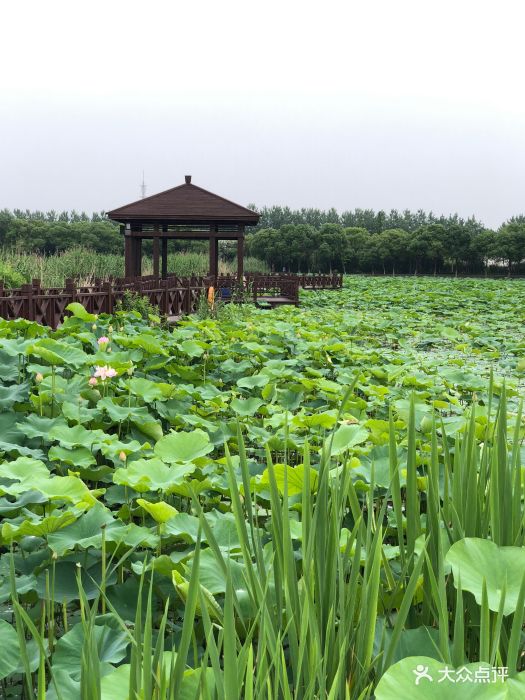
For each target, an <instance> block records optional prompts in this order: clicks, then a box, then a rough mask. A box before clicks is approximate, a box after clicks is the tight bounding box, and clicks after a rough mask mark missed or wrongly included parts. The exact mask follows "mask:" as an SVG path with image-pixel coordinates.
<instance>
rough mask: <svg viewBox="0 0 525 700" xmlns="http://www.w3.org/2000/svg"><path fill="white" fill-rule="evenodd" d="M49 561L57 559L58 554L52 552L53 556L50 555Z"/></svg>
mask: <svg viewBox="0 0 525 700" xmlns="http://www.w3.org/2000/svg"><path fill="white" fill-rule="evenodd" d="M51 559H53V560H55V561H56V560H57V559H58V554H57V553H56V552H53V554H52V555H51Z"/></svg>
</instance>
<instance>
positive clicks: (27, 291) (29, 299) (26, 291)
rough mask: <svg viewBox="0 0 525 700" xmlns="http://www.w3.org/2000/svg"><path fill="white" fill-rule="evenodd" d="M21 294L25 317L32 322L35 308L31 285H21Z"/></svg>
mask: <svg viewBox="0 0 525 700" xmlns="http://www.w3.org/2000/svg"><path fill="white" fill-rule="evenodd" d="M22 294H23V296H24V299H25V304H24V306H25V317H26V319H27V320H28V321H34V320H35V306H34V303H33V285H32V284H23V285H22Z"/></svg>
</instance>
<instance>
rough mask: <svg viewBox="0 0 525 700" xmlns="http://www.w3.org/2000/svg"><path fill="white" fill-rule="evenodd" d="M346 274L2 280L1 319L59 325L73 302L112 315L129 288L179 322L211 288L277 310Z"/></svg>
mask: <svg viewBox="0 0 525 700" xmlns="http://www.w3.org/2000/svg"><path fill="white" fill-rule="evenodd" d="M341 286H342V275H289V274H286V275H254V274H252V275H246V277H245V278H244V280H243V281H242V283H239V281H238V279H237V277H234V276H223V277H210V276H206V277H203V276H200V277H197V276H194V277H178V276H175V275H170V276H168V277H167V278H166V279H160V278H159V277H155V276H153V275H151V276H148V277H137V278H122V279H113V280H108V281H105V282H103V281H101V280H95V281H94V283H93V284H92V285H89V286H82V287H80V286H77V285H76V284H75V282H74V281H73V280H71V279H69V280H66V283H65V284H64V286H63V287H55V288H52V289H44V288H42V287H41V285H40V281H39V280H33V282H32V283H31V284H25V285H23V286H22V287H20V288H18V289H7V288H5V287H4V286H3V284H2V283H1V282H0V318H3V319H6V320H15V319H18V318H25V319H27V320H28V321H36V322H38V323H41V324H43V325H47V326H51V327H52V328H57V327H58V326H59V325H60V324H61V323H62V322H63V320H64V317H65V316H66V315H67V311H66V307H67V306H68V305H69V304H71V303H72V302H78V303H80V304H82V305H83V306H84V307H85V308H86V310H87V311H88V312H89V313H92V314H103V313H106V314H112V313H113V312H114V311H115V308H116V307H117V303H118V302H119V301H120V300H122V299H123V298H124V295H125V294H126V292H135V293H137V294H141V295H142V296H145V297H146V298H147V299H148V300H149V301H150V302H151V304H153V305H154V306H156V307H158V309H159V311H160V313H161V314H163V315H164V316H166V317H167V318H168V319H173V320H177V319H179V318H181V317H182V316H185V315H187V314H191V313H194V312H195V311H196V310H197V307H198V305H199V301H200V298H201V296H202V295H205V294H206V295H207V294H208V292H209V289H210V287H213V289H214V290H215V294H216V295H218V296H219V298H220V299H221V300H222V301H223V302H233V303H235V302H240V301H252V302H253V303H255V304H256V305H257V306H264V307H268V306H270V307H271V308H274V307H276V306H280V305H283V304H288V305H291V304H294V305H297V304H298V303H299V288H300V287H303V288H305V289H339V288H340V287H341Z"/></svg>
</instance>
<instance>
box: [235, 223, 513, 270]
mask: <svg viewBox="0 0 525 700" xmlns="http://www.w3.org/2000/svg"><path fill="white" fill-rule="evenodd" d="M247 250H248V251H249V252H250V253H251V254H252V255H254V256H255V257H257V258H259V259H261V260H264V261H266V262H267V263H268V264H269V265H271V266H272V267H273V268H274V269H276V270H278V271H281V270H282V269H285V270H290V271H292V272H296V271H301V272H308V271H320V272H328V271H332V270H336V271H339V272H375V273H382V274H392V273H434V274H436V273H442V272H448V273H450V272H452V273H456V272H468V273H473V272H474V273H483V272H487V271H488V270H489V269H492V270H493V271H494V270H496V271H497V270H498V269H499V270H500V271H505V270H506V271H508V272H511V271H512V272H518V271H519V272H523V269H522V266H520V264H521V263H522V261H523V260H525V223H523V222H521V221H515V222H509V223H507V224H505V225H504V226H502V227H501V228H500V229H499V230H498V231H497V232H495V231H490V230H482V229H480V227H479V225H478V224H477V223H476V222H473V221H468V222H462V221H454V220H452V221H446V222H443V223H429V224H424V225H422V226H420V227H419V228H416V229H415V230H405V229H403V228H388V229H383V230H381V231H370V230H367V229H366V228H363V227H356V226H350V227H345V226H343V225H342V224H340V223H324V224H322V225H321V226H320V227H319V228H315V227H313V226H312V225H310V224H285V225H283V226H281V228H279V229H277V228H263V229H260V230H258V231H257V232H255V233H253V234H251V235H249V236H248V237H247Z"/></svg>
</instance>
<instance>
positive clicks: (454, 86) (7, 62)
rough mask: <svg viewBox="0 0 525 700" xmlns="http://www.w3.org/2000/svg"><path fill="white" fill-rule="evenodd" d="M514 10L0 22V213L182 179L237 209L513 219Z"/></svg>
mask: <svg viewBox="0 0 525 700" xmlns="http://www.w3.org/2000/svg"><path fill="white" fill-rule="evenodd" d="M524 21H525V3H523V1H522V0H498V1H497V2H496V1H495V0H490V1H486V0H439V1H437V0H366V1H365V0H359V1H358V2H356V1H354V0H346V1H344V0H342V1H339V2H337V1H334V0H323V1H321V0H318V1H317V2H309V1H307V0H300V1H297V2H296V1H295V0H281V1H280V2H274V0H264V1H263V0H259V1H258V2H253V1H250V0H242V1H241V0H239V1H237V0H199V1H198V2H197V1H195V0H193V1H192V0H186V2H180V1H179V0H169V1H168V0H142V2H136V1H135V0H125V1H124V0H103V1H101V0H89V1H87V0H75V1H72V0H45V1H43V0H18V2H14V1H11V2H2V4H1V7H0V26H1V27H2V32H1V40H0V61H1V63H0V209H1V208H3V207H7V208H9V209H12V208H15V207H19V208H23V209H25V208H29V209H44V210H49V209H57V210H61V209H73V208H75V209H77V210H86V211H89V212H91V211H92V210H96V211H100V210H108V209H112V208H114V207H116V206H119V205H122V204H125V203H127V202H129V201H133V200H135V199H138V198H139V197H140V183H141V180H142V171H143V170H144V172H145V180H146V184H147V194H154V193H155V192H157V191H160V190H163V189H167V188H169V187H171V186H175V185H178V184H180V183H182V182H183V181H184V175H185V174H190V173H191V174H192V175H193V182H194V183H195V184H198V185H201V186H202V187H205V188H206V189H210V190H212V191H214V192H216V193H217V194H221V195H223V196H225V197H228V198H230V199H233V200H234V201H237V202H239V203H241V204H248V203H249V202H254V203H255V204H257V205H258V206H262V205H272V204H281V205H289V206H291V207H294V208H295V207H319V208H323V209H327V208H330V207H335V208H337V209H338V210H340V211H342V210H344V209H353V208H355V207H362V208H366V207H371V208H374V209H386V210H388V209H391V208H397V209H405V208H410V209H418V208H422V209H425V210H433V211H434V212H435V213H450V212H458V213H459V214H460V215H462V216H465V217H466V216H469V215H472V214H474V215H476V216H477V217H478V218H481V219H482V220H483V221H484V222H485V223H486V224H487V225H489V226H493V227H495V226H498V225H499V224H500V223H501V222H502V221H503V220H505V219H507V218H508V217H510V216H511V215H513V214H517V213H522V212H523V213H525V186H524V185H525V90H524V84H525V71H524V68H525V59H524V56H525V49H524V46H523V26H524Z"/></svg>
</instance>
